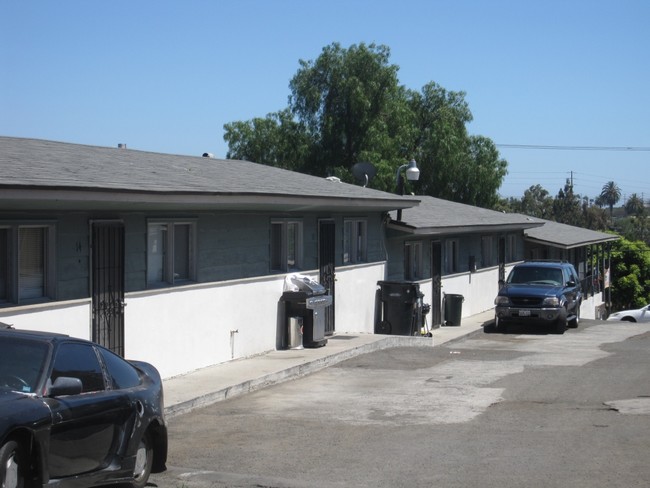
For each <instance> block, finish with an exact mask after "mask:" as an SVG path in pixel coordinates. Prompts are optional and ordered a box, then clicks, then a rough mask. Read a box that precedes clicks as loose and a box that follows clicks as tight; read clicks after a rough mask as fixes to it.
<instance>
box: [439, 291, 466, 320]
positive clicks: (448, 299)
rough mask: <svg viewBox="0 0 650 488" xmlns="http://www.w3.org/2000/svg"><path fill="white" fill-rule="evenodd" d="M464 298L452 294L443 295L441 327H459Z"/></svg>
mask: <svg viewBox="0 0 650 488" xmlns="http://www.w3.org/2000/svg"><path fill="white" fill-rule="evenodd" d="M464 301H465V297H464V296H463V295H455V294H453V293H445V296H444V298H443V299H442V309H443V311H444V318H443V321H442V323H443V325H444V326H445V327H457V326H460V318H461V317H462V315H463V302H464Z"/></svg>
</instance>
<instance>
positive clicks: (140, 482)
mask: <svg viewBox="0 0 650 488" xmlns="http://www.w3.org/2000/svg"><path fill="white" fill-rule="evenodd" d="M152 466H153V443H152V441H151V435H150V434H149V432H145V433H144V435H143V436H142V438H141V439H140V443H139V444H138V451H137V454H136V459H135V467H134V468H133V481H132V482H131V487H132V488H144V487H145V486H147V481H148V480H149V475H150V474H151V468H152Z"/></svg>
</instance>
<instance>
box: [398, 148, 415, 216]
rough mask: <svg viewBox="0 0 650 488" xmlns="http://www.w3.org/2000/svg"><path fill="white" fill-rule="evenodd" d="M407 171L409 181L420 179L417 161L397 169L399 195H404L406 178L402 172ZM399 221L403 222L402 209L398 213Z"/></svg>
mask: <svg viewBox="0 0 650 488" xmlns="http://www.w3.org/2000/svg"><path fill="white" fill-rule="evenodd" d="M404 169H405V170H406V179H407V180H409V181H417V180H419V179H420V170H419V169H418V165H417V163H416V162H415V159H411V160H410V161H409V162H408V163H407V164H403V165H402V166H400V167H399V168H397V174H396V175H395V179H396V180H397V194H398V195H404V178H402V170H404ZM397 220H398V221H399V220H402V209H399V210H398V211H397Z"/></svg>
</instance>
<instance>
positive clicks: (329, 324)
mask: <svg viewBox="0 0 650 488" xmlns="http://www.w3.org/2000/svg"><path fill="white" fill-rule="evenodd" d="M335 249H336V225H335V223H334V221H333V220H320V221H319V222H318V269H319V270H320V284H321V285H323V286H324V287H325V288H327V293H328V294H330V295H331V296H332V305H331V306H330V307H327V308H326V309H325V335H332V334H333V333H334V330H335V329H334V307H335V305H336V303H335V301H334V295H335V293H334V278H335V272H334V257H335Z"/></svg>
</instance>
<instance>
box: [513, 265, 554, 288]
mask: <svg viewBox="0 0 650 488" xmlns="http://www.w3.org/2000/svg"><path fill="white" fill-rule="evenodd" d="M562 281H563V280H562V270H561V269H559V268H542V267H535V266H519V267H516V268H514V269H513V270H512V272H511V273H510V276H508V283H512V284H520V285H524V284H525V285H550V286H558V285H561V284H562Z"/></svg>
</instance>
